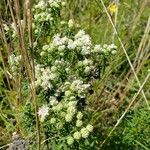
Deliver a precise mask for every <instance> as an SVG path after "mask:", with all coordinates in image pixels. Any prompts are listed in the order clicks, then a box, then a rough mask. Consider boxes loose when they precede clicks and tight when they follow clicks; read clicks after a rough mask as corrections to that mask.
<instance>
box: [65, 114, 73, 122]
mask: <svg viewBox="0 0 150 150" xmlns="http://www.w3.org/2000/svg"><path fill="white" fill-rule="evenodd" d="M65 120H66V122H71V121H72V115H71V114H67V115H66V116H65Z"/></svg>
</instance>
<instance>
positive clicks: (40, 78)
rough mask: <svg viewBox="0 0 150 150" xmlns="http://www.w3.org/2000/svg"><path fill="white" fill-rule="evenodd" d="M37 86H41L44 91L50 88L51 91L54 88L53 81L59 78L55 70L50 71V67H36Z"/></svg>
mask: <svg viewBox="0 0 150 150" xmlns="http://www.w3.org/2000/svg"><path fill="white" fill-rule="evenodd" d="M35 77H36V81H35V85H36V86H41V87H43V89H45V90H47V89H48V88H49V89H51V88H52V87H53V86H52V84H51V81H52V80H54V79H56V78H57V74H56V73H55V72H54V70H53V69H51V70H50V69H49V67H46V68H44V67H42V66H41V65H36V66H35Z"/></svg>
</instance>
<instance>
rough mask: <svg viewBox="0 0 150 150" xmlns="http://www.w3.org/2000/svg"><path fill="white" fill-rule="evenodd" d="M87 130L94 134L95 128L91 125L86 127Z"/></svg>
mask: <svg viewBox="0 0 150 150" xmlns="http://www.w3.org/2000/svg"><path fill="white" fill-rule="evenodd" d="M86 129H87V130H88V131H89V132H92V131H93V126H92V125H91V124H88V125H87V126H86Z"/></svg>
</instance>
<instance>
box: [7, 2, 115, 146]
mask: <svg viewBox="0 0 150 150" xmlns="http://www.w3.org/2000/svg"><path fill="white" fill-rule="evenodd" d="M64 5H65V3H64V2H62V1H61V0H48V1H44V0H40V1H38V2H37V3H36V4H35V5H34V7H33V14H34V16H33V31H34V39H35V41H34V50H35V51H34V55H35V57H34V62H35V86H36V89H37V92H36V93H37V96H38V100H39V103H40V108H39V110H38V112H37V113H38V116H39V119H40V122H41V127H42V131H43V133H44V134H45V137H46V141H47V142H48V143H49V144H51V145H52V149H61V148H62V149H65V148H66V149H79V148H82V147H84V148H85V146H87V147H88V148H89V146H90V145H91V144H92V143H93V141H91V140H90V139H91V137H92V136H93V128H94V127H93V126H92V124H91V122H90V115H89V114H90V112H88V111H89V110H88V109H87V108H88V102H87V101H86V98H87V96H88V95H89V91H90V90H91V89H92V82H93V80H94V79H98V78H100V76H101V70H103V69H104V67H105V66H104V65H106V64H105V62H107V61H108V62H109V59H110V58H111V55H113V54H115V53H116V46H115V45H114V44H111V45H106V44H105V45H103V46H102V45H94V44H93V43H92V40H91V37H90V36H89V35H88V34H86V33H85V31H84V30H82V29H80V30H79V31H78V32H75V30H74V21H73V20H69V21H68V22H67V21H64V20H62V18H61V13H60V12H61V8H62V7H63V6H64ZM60 27H61V29H63V28H64V30H61V31H60ZM19 60H20V56H15V55H14V54H12V55H11V56H10V57H9V64H10V67H11V68H12V71H13V72H17V71H16V70H17V67H18V64H19V63H18V61H19ZM14 76H15V74H14ZM27 87H29V86H27ZM22 113H23V112H22ZM30 116H31V115H30V114H27V115H26V113H24V117H26V118H28V117H30ZM30 119H31V118H30ZM33 119H35V118H33ZM24 124H26V122H24ZM29 128H30V126H29Z"/></svg>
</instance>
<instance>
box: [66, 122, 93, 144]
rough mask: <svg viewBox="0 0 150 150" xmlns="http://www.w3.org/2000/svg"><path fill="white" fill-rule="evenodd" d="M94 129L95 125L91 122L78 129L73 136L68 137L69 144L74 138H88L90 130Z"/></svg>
mask: <svg viewBox="0 0 150 150" xmlns="http://www.w3.org/2000/svg"><path fill="white" fill-rule="evenodd" d="M92 131H93V126H92V125H91V124H88V125H87V126H86V127H83V128H82V129H81V130H80V131H76V132H74V133H73V135H72V136H68V138H67V144H68V145H72V144H73V143H74V140H80V139H81V138H84V139H86V138H88V136H89V134H90V132H92Z"/></svg>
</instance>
